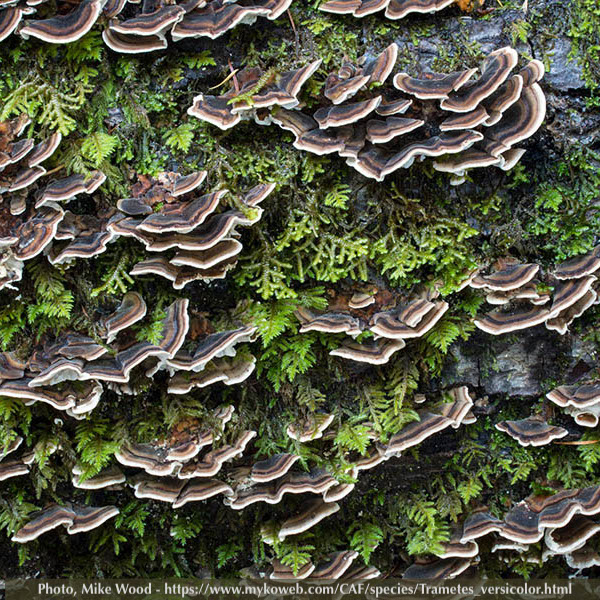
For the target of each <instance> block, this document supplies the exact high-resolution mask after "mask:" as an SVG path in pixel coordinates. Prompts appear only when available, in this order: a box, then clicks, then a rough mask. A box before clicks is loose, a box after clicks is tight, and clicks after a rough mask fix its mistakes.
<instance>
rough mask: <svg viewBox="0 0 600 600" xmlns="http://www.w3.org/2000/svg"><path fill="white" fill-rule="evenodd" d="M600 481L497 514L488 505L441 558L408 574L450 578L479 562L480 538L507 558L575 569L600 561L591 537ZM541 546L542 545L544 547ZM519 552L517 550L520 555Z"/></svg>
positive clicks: (599, 501)
mask: <svg viewBox="0 0 600 600" xmlns="http://www.w3.org/2000/svg"><path fill="white" fill-rule="evenodd" d="M599 514H600V486H593V487H589V488H584V489H573V490H564V491H559V492H558V493H556V494H554V495H552V496H531V497H529V498H527V499H525V500H523V501H522V502H519V503H518V504H516V505H515V506H514V507H513V508H512V509H511V510H510V511H509V512H508V513H507V514H506V516H505V517H504V519H497V518H496V517H494V516H492V515H491V514H490V513H489V512H487V511H486V510H485V508H481V509H479V510H477V511H475V512H474V513H471V515H469V516H468V517H467V519H466V520H465V521H464V523H463V524H462V525H460V526H459V528H458V529H457V530H456V531H455V532H454V534H453V535H452V536H451V538H450V540H449V541H448V542H444V543H443V544H442V551H441V552H439V553H438V554H437V555H436V558H429V559H428V558H426V557H421V558H419V559H418V560H417V561H416V562H415V563H414V564H413V565H412V566H410V567H409V568H408V569H407V570H406V571H405V572H404V574H403V577H404V578H406V579H450V578H453V577H457V576H458V575H460V574H461V573H463V572H464V571H465V570H466V569H468V568H469V567H470V566H472V565H474V564H476V562H477V561H478V559H479V555H480V547H479V546H480V543H481V542H482V541H484V540H485V545H486V547H487V546H491V552H492V553H497V554H498V556H499V557H500V558H501V559H502V560H505V561H507V562H509V561H510V560H511V558H514V557H516V556H521V557H522V558H524V559H526V560H528V561H531V562H535V563H538V564H541V563H543V562H545V561H546V560H549V559H550V558H553V557H555V556H562V557H564V558H565V560H566V562H567V564H568V565H569V567H571V568H576V569H584V568H588V567H591V566H594V565H598V564H600V556H599V555H598V553H597V552H596V551H595V550H594V549H593V548H592V547H590V546H589V545H587V542H588V541H589V539H590V538H591V537H592V536H593V535H595V534H596V533H597V532H598V531H600V524H598V523H597V518H598V515H599ZM540 545H541V549H540ZM515 553H517V554H515Z"/></svg>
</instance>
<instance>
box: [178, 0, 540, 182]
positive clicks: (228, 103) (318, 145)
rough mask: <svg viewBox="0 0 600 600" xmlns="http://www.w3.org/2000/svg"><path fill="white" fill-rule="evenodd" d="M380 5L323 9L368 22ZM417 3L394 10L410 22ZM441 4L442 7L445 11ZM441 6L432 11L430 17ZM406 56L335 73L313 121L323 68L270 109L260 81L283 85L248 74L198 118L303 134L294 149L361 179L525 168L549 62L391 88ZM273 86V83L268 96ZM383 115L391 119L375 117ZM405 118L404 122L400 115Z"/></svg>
mask: <svg viewBox="0 0 600 600" xmlns="http://www.w3.org/2000/svg"><path fill="white" fill-rule="evenodd" d="M378 4H387V3H386V2H383V3H378V2H373V0H364V1H363V2H362V3H361V2H360V1H359V0H356V1H355V0H348V2H345V1H344V0H333V1H332V2H328V3H326V4H324V5H323V6H322V7H321V8H322V9H323V10H328V11H330V12H338V13H345V12H352V13H355V11H359V12H360V11H361V10H363V9H364V10H365V11H366V12H365V13H364V14H369V9H370V8H373V9H374V8H375V7H376V6H377V5H378ZM409 4H410V2H408V0H402V1H400V0H398V2H395V1H394V0H392V2H390V3H389V6H388V7H387V10H388V11H392V12H393V13H394V14H395V15H396V17H395V18H400V17H401V16H403V15H404V14H406V11H407V10H408V11H409V12H410V10H409V9H408V6H409ZM434 4H435V6H436V7H439V8H441V7H442V5H445V4H444V3H443V2H442V3H440V2H437V1H436V2H434ZM426 5H427V2H419V3H416V4H414V5H413V9H412V10H419V11H421V9H423V8H424V7H425V6H426ZM432 6H433V5H432V4H431V3H429V8H430V9H431V7H432ZM361 7H362V8H361ZM367 7H368V8H367ZM397 55H398V47H397V46H396V44H391V45H390V46H388V48H386V49H385V50H384V51H383V52H382V53H381V54H380V55H379V56H377V57H376V58H375V59H372V60H368V59H367V58H366V57H365V58H362V59H361V60H360V61H359V64H358V65H353V64H351V63H348V62H346V63H344V64H343V66H342V67H341V68H340V69H339V71H337V72H333V73H330V74H329V75H328V77H327V80H326V82H325V87H324V90H323V97H322V99H321V106H320V107H319V108H317V110H316V111H315V112H314V114H313V115H310V114H308V113H307V112H306V111H305V110H304V109H301V108H299V106H298V103H299V101H298V93H299V91H300V88H301V86H302V84H303V83H305V82H306V80H307V79H308V77H310V75H312V73H314V71H315V70H316V69H317V68H318V67H319V61H317V62H315V63H310V64H309V65H307V66H306V67H304V68H303V69H299V70H298V71H296V72H295V73H302V74H303V76H302V77H297V80H298V82H299V83H298V86H296V87H295V88H294V93H293V94H290V96H284V97H282V98H279V99H277V100H274V101H273V102H272V103H269V104H265V103H262V104H261V103H260V99H261V98H260V95H257V94H256V93H255V89H256V88H255V86H256V84H257V82H258V81H260V80H261V77H263V76H264V77H267V76H268V78H267V81H268V82H271V81H273V82H277V81H278V77H277V75H276V74H273V73H271V72H268V73H266V74H263V73H262V72H261V71H260V70H259V69H258V68H247V69H244V70H243V71H241V72H240V73H239V74H238V79H237V81H236V82H235V85H234V84H233V83H232V87H231V88H230V89H229V90H228V91H227V92H225V93H224V94H222V95H221V96H207V95H202V94H201V95H199V96H197V97H196V98H195V99H194V104H193V105H192V107H190V109H189V110H188V113H189V114H190V115H192V116H195V117H197V118H199V119H201V120H204V121H207V122H209V123H212V124H213V125H217V126H218V127H220V128H222V129H228V128H230V127H233V126H234V125H236V124H237V123H239V122H240V121H241V120H242V119H254V120H255V122H256V123H258V124H260V125H269V124H271V123H273V124H276V125H278V126H279V127H281V128H282V129H285V130H288V131H291V132H292V133H293V135H294V137H295V141H294V147H296V148H298V149H300V150H306V151H308V152H312V153H314V154H318V155H324V154H332V153H337V154H338V155H339V156H340V157H343V158H345V159H346V162H347V164H348V165H350V166H352V167H354V168H355V169H356V170H357V171H358V172H359V173H361V174H362V175H364V176H365V177H370V178H374V179H376V180H378V181H383V179H384V178H385V177H386V176H387V175H389V174H391V173H393V172H395V171H396V170H398V169H400V168H409V167H410V166H411V165H412V164H413V163H414V162H415V160H418V161H420V160H423V159H425V158H426V157H437V158H439V160H437V161H436V162H434V163H433V166H434V168H435V169H437V170H439V171H444V172H448V173H452V174H453V175H454V176H455V177H458V178H461V177H464V174H465V172H466V171H467V170H468V169H473V168H477V167H486V166H496V167H499V168H501V169H504V170H508V169H511V168H512V167H514V166H515V164H516V163H517V162H518V161H519V159H520V158H521V156H522V155H523V152H524V150H523V149H517V148H513V146H514V145H515V144H517V143H519V142H522V141H524V140H526V139H527V138H529V137H531V136H532V135H533V134H534V133H535V132H536V131H537V130H538V128H539V127H540V125H541V124H542V121H543V120H544V117H545V114H546V101H545V97H544V94H543V92H542V89H541V87H540V86H539V83H538V82H539V81H540V80H541V79H542V77H543V75H544V67H543V65H542V63H541V62H539V61H537V60H533V61H531V62H530V63H529V64H528V65H527V66H525V67H524V68H523V69H522V70H521V71H520V72H519V73H518V74H514V75H511V73H512V71H513V69H515V67H516V66H517V63H518V54H517V52H516V51H515V50H514V49H513V48H510V47H505V48H500V49H498V50H496V51H494V52H492V53H490V54H489V55H488V56H487V57H486V58H485V60H484V61H483V64H482V65H481V69H480V71H481V74H480V76H479V77H478V78H477V79H473V76H474V75H475V73H476V72H477V69H467V70H465V71H461V72H456V73H450V74H440V73H427V74H423V75H422V76H421V77H412V76H410V75H409V74H407V73H399V74H397V75H396V76H395V77H394V78H393V86H390V85H389V83H388V80H389V77H390V75H391V73H392V70H393V66H394V63H395V62H396V59H397ZM280 77H281V79H284V78H287V77H290V74H289V73H284V74H282V75H281V76H280ZM373 82H376V83H378V84H379V86H378V87H377V94H372V93H371V92H370V91H369V90H370V87H369V84H370V83H373ZM273 85H275V84H274V83H273V84H271V83H269V84H268V85H267V90H271V87H272V86H273ZM263 93H264V94H266V95H269V94H267V91H261V94H263ZM249 94H253V95H252V96H251V97H252V101H246V96H247V95H249ZM350 100H352V101H351V102H349V101H350ZM327 101H328V102H330V103H331V104H329V105H328V104H326V102H327ZM376 114H379V115H381V116H384V117H386V118H385V120H378V119H374V118H373V117H374V115H376ZM397 114H403V115H404V116H403V117H402V118H398V117H397V116H393V115H397ZM441 157H444V158H441Z"/></svg>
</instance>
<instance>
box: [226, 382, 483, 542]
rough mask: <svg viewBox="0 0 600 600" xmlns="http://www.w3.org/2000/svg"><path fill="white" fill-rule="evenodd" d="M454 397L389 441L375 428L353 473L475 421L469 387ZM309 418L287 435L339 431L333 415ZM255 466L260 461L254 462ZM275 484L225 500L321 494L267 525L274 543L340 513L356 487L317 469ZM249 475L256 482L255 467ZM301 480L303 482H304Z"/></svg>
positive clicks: (285, 459) (266, 534)
mask: <svg viewBox="0 0 600 600" xmlns="http://www.w3.org/2000/svg"><path fill="white" fill-rule="evenodd" d="M448 396H449V400H451V401H450V402H443V403H441V404H438V405H436V406H434V407H432V408H431V409H430V410H422V411H419V412H418V416H419V420H418V421H415V422H413V423H410V424H408V425H406V426H405V427H403V428H402V430H401V431H400V432H399V433H397V434H395V435H393V436H392V437H391V438H390V440H389V442H388V443H387V444H383V443H381V442H378V441H377V435H376V433H375V432H373V435H372V436H371V438H372V439H373V440H375V443H374V444H373V445H372V446H371V448H370V449H369V450H368V451H367V453H366V454H365V455H364V456H359V457H355V458H351V459H350V462H351V464H352V467H351V469H350V472H349V474H350V475H351V476H352V478H353V479H357V478H358V476H359V474H360V472H361V471H365V470H369V469H372V468H374V467H376V466H377V465H379V464H381V463H382V462H385V461H387V460H389V459H390V458H393V457H395V458H397V457H399V456H401V454H402V452H404V451H405V450H407V449H408V448H411V447H413V446H416V445H418V444H420V443H422V442H423V441H424V440H426V439H427V438H429V437H430V436H432V435H434V434H435V433H437V432H440V431H442V430H443V429H446V428H448V427H452V428H454V429H457V428H458V427H459V426H460V425H461V424H468V423H473V422H475V417H474V415H473V413H472V412H471V409H472V407H473V400H472V399H471V397H470V395H469V392H468V389H467V388H466V387H464V386H463V387H459V388H454V389H452V390H450V391H449V393H448ZM319 417H320V418H313V419H312V420H311V421H310V422H307V423H302V424H299V425H291V426H289V427H288V430H287V432H288V436H290V437H292V438H293V439H296V440H298V441H301V442H307V441H310V440H312V439H318V438H322V437H323V438H324V439H325V437H326V438H327V439H333V438H335V433H334V432H332V433H331V434H329V435H328V434H325V435H324V432H325V430H326V429H327V427H328V426H329V425H330V424H331V422H332V420H333V415H319ZM290 461H291V458H290V456H289V455H281V456H278V457H272V458H271V459H269V461H267V462H266V465H268V466H269V468H270V465H271V464H279V465H285V468H286V469H289V466H288V465H289V464H290ZM255 467H256V465H255ZM278 476H279V477H280V479H278V480H277V482H276V483H269V485H266V484H264V483H258V484H254V485H251V486H250V487H248V488H247V489H245V490H244V491H242V492H237V494H236V496H235V497H232V498H228V499H226V501H225V502H226V504H229V505H230V506H231V507H232V508H238V509H239V508H244V507H246V506H248V505H249V504H251V503H254V502H267V503H269V504H276V503H278V502H279V501H280V500H281V498H282V496H283V494H284V493H286V492H292V493H301V492H312V493H313V494H319V495H320V496H321V497H318V498H313V499H310V500H307V501H305V502H303V503H302V504H301V505H300V508H299V509H298V511H297V513H295V514H294V515H293V516H291V517H289V518H288V519H285V520H283V521H270V522H268V523H266V524H265V525H264V527H263V528H262V537H263V541H264V542H265V543H268V544H274V543H275V542H276V540H280V541H281V540H284V539H285V538H286V537H288V536H291V535H297V534H300V533H304V532H306V531H308V530H309V529H311V528H312V527H314V526H315V525H317V524H318V523H320V522H321V521H322V520H323V519H325V518H327V517H328V516H330V515H332V514H334V513H336V512H337V511H338V510H339V509H340V505H339V504H338V502H339V501H341V500H342V499H344V498H345V497H346V496H348V495H349V494H350V493H351V492H352V490H353V489H354V487H355V485H356V484H355V483H338V482H337V481H336V479H335V478H333V477H332V476H331V475H329V474H328V473H327V472H325V471H323V470H321V469H318V470H315V471H311V472H310V473H308V474H301V475H299V478H298V476H295V475H294V473H288V472H285V474H284V476H283V477H282V476H281V474H279V475H278ZM250 478H251V479H252V480H253V481H257V479H256V474H255V472H254V468H253V471H252V474H251V476H250ZM300 480H302V483H300Z"/></svg>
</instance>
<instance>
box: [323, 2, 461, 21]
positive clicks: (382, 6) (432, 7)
mask: <svg viewBox="0 0 600 600" xmlns="http://www.w3.org/2000/svg"><path fill="white" fill-rule="evenodd" d="M455 3H456V0H328V2H325V4H321V6H320V7H319V8H320V10H322V11H324V12H328V13H332V14H335V15H352V16H354V17H358V18H362V17H366V16H368V15H373V14H375V13H378V12H381V11H382V10H384V11H385V16H386V17H387V18H388V19H393V20H398V19H403V18H404V17H405V16H406V15H409V14H411V13H419V14H428V13H435V12H438V11H440V10H442V9H444V8H446V7H447V6H451V5H452V4H455Z"/></svg>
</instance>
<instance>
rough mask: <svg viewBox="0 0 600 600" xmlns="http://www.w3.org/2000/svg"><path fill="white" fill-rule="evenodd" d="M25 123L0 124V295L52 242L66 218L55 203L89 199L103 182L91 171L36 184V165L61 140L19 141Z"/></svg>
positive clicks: (22, 119) (38, 171) (26, 120)
mask: <svg viewBox="0 0 600 600" xmlns="http://www.w3.org/2000/svg"><path fill="white" fill-rule="evenodd" d="M29 123H30V120H29V118H28V117H27V116H25V115H21V116H20V117H18V118H16V119H13V120H10V121H2V122H0V200H1V204H0V213H1V214H2V222H3V224H2V228H1V230H0V289H2V288H4V287H14V286H13V284H14V283H16V282H17V281H20V279H21V277H22V270H23V263H24V262H25V261H27V260H31V259H32V258H35V257H36V256H39V255H40V254H41V253H42V252H45V251H47V250H48V249H49V248H50V245H51V243H52V242H53V241H54V240H55V239H57V236H59V233H58V231H59V227H60V225H61V223H62V222H63V220H64V219H65V216H66V214H67V212H66V211H65V210H64V209H63V207H62V206H61V205H60V204H59V203H60V202H69V201H70V200H72V199H73V198H75V197H76V196H77V195H78V194H82V193H84V194H91V193H93V192H94V191H95V190H96V189H97V188H98V187H99V186H100V185H101V184H102V183H103V182H104V180H105V176H104V174H102V173H101V172H99V171H95V172H93V173H92V174H91V176H90V177H89V178H84V177H83V176H82V175H73V176H70V177H66V178H63V179H58V180H55V181H52V182H50V183H49V184H46V185H45V186H43V185H40V183H39V182H38V180H39V179H40V178H41V177H43V176H44V175H45V174H46V169H44V167H42V166H41V163H43V162H44V161H46V160H47V159H48V158H50V157H51V156H52V154H53V153H54V151H55V150H56V149H57V147H58V145H59V144H60V141H61V135H60V133H55V134H53V135H51V136H50V137H48V138H47V139H45V140H43V141H42V142H40V143H38V144H37V145H36V144H35V142H34V140H33V139H31V138H25V139H20V138H21V136H22V134H23V132H24V130H25V128H26V127H27V125H28V124H29Z"/></svg>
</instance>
